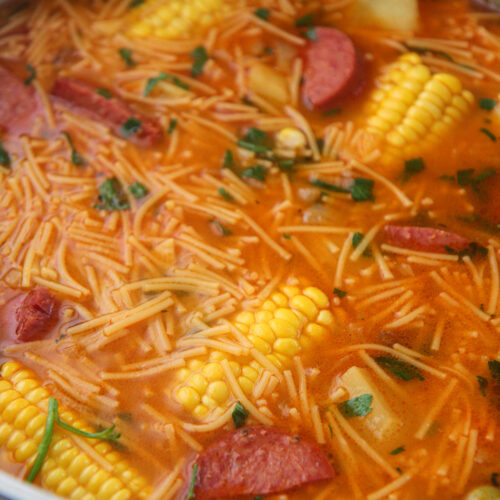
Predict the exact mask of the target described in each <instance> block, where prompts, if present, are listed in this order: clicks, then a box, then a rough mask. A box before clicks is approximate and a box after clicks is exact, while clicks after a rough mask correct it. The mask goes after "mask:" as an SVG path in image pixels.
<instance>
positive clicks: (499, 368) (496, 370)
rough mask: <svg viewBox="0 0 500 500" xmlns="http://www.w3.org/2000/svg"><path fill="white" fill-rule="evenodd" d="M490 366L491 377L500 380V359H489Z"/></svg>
mask: <svg viewBox="0 0 500 500" xmlns="http://www.w3.org/2000/svg"><path fill="white" fill-rule="evenodd" d="M488 368H489V369H490V375H491V378H492V379H494V380H496V381H497V382H500V361H497V360H496V359H494V360H493V361H488Z"/></svg>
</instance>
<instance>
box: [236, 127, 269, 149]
mask: <svg viewBox="0 0 500 500" xmlns="http://www.w3.org/2000/svg"><path fill="white" fill-rule="evenodd" d="M237 144H238V146H240V147H242V148H244V149H248V150H250V151H253V152H254V153H267V152H268V151H269V149H270V145H269V137H268V135H267V133H266V132H264V131H263V130H260V129H258V128H255V127H250V128H249V129H248V131H247V133H246V134H245V135H244V137H243V139H241V140H239V141H238V142H237Z"/></svg>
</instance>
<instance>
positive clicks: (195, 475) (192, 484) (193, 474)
mask: <svg viewBox="0 0 500 500" xmlns="http://www.w3.org/2000/svg"><path fill="white" fill-rule="evenodd" d="M197 480H198V464H197V463H196V462H195V463H194V465H193V469H192V471H191V479H190V480H189V488H188V492H187V495H186V499H185V500H193V499H194V488H195V486H196V481H197Z"/></svg>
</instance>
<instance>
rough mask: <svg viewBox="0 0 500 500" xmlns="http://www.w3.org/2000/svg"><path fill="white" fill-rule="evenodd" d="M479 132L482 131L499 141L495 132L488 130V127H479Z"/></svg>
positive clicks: (493, 139) (494, 140)
mask: <svg viewBox="0 0 500 500" xmlns="http://www.w3.org/2000/svg"><path fill="white" fill-rule="evenodd" d="M479 132H482V133H483V134H484V135H486V136H487V137H489V138H490V139H491V140H492V141H493V142H497V137H496V135H495V134H494V133H493V132H491V131H490V130H488V129H487V128H484V127H482V128H480V129H479Z"/></svg>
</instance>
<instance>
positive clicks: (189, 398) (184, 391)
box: [176, 386, 200, 410]
mask: <svg viewBox="0 0 500 500" xmlns="http://www.w3.org/2000/svg"><path fill="white" fill-rule="evenodd" d="M176 396H177V400H178V401H179V403H181V405H182V406H184V408H186V409H187V410H193V409H194V408H195V407H196V405H197V404H198V403H199V402H200V395H199V394H198V393H197V392H196V391H195V390H194V389H193V388H192V387H186V386H185V387H181V388H180V389H179V390H178V391H177V393H176Z"/></svg>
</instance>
